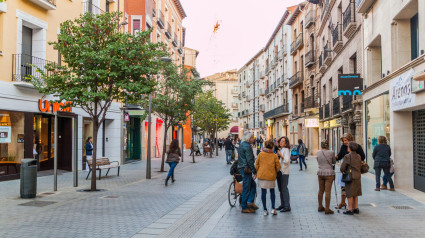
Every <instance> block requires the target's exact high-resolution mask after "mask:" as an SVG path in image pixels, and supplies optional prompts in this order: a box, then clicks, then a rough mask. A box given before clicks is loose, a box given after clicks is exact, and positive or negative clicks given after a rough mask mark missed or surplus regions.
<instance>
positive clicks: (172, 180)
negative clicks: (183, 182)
mask: <svg viewBox="0 0 425 238" xmlns="http://www.w3.org/2000/svg"><path fill="white" fill-rule="evenodd" d="M175 181H176V180H175V179H174V174H173V175H171V182H172V183H174V182H175Z"/></svg>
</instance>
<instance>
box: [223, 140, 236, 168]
mask: <svg viewBox="0 0 425 238" xmlns="http://www.w3.org/2000/svg"><path fill="white" fill-rule="evenodd" d="M224 150H225V151H226V161H227V164H232V151H233V150H234V146H233V143H232V141H231V140H230V137H227V139H226V141H225V142H224Z"/></svg>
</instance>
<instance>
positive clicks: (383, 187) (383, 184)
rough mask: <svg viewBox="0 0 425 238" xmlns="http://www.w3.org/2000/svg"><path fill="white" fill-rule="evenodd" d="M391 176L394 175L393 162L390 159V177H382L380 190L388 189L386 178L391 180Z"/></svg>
mask: <svg viewBox="0 0 425 238" xmlns="http://www.w3.org/2000/svg"><path fill="white" fill-rule="evenodd" d="M393 175H394V160H392V159H391V168H390V175H389V176H385V175H384V176H382V185H381V190H386V189H388V186H387V185H388V178H391V179H392V177H393ZM392 191H394V190H392Z"/></svg>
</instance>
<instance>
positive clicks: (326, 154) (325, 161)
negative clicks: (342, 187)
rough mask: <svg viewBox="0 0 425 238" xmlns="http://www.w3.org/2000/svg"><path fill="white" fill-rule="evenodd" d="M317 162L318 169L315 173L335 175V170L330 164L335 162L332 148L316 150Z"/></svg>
mask: <svg viewBox="0 0 425 238" xmlns="http://www.w3.org/2000/svg"><path fill="white" fill-rule="evenodd" d="M317 163H318V164H319V170H317V175H319V176H333V175H335V171H334V168H333V166H332V165H333V164H335V163H336V159H335V154H334V152H333V151H332V150H319V151H317Z"/></svg>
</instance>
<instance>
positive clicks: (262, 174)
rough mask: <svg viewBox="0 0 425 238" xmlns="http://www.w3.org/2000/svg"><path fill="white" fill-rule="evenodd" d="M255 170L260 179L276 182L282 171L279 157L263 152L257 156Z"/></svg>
mask: <svg viewBox="0 0 425 238" xmlns="http://www.w3.org/2000/svg"><path fill="white" fill-rule="evenodd" d="M255 169H256V170H257V178H258V179H262V180H269V181H274V180H275V179H276V176H277V172H278V171H279V170H280V163H279V157H278V156H277V155H276V154H274V153H271V152H261V153H260V154H258V156H257V161H256V162H255Z"/></svg>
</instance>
